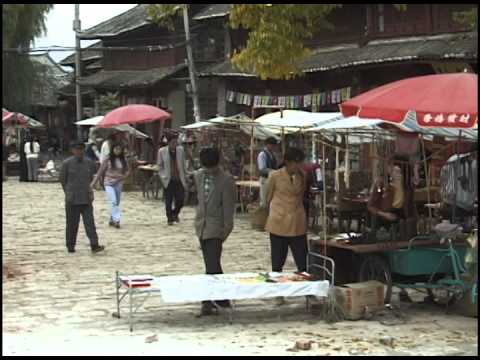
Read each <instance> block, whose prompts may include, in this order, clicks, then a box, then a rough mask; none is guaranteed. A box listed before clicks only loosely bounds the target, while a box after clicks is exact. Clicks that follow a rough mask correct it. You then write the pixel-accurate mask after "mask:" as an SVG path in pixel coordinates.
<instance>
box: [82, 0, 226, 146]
mask: <svg viewBox="0 0 480 360" xmlns="http://www.w3.org/2000/svg"><path fill="white" fill-rule="evenodd" d="M148 6H149V4H140V5H138V6H136V7H135V8H133V9H130V10H129V11H127V12H125V13H123V14H120V15H118V16H116V17H114V18H112V19H109V20H107V21H104V22H102V23H100V24H98V25H96V26H94V27H92V28H90V29H87V30H85V31H83V32H82V36H81V37H82V39H84V40H87V39H88V40H92V39H99V40H100V41H101V44H102V45H101V49H102V56H101V58H99V59H93V58H92V59H91V60H92V63H91V64H88V65H87V68H88V67H92V66H93V65H95V64H96V63H98V62H100V63H101V65H98V66H99V68H100V70H99V71H97V72H95V73H93V74H90V75H87V76H82V79H81V81H80V83H81V85H82V88H83V87H87V88H92V89H94V97H95V99H96V100H98V97H99V96H100V95H102V94H105V93H107V92H118V93H119V97H120V103H121V104H122V105H124V104H132V103H142V104H151V105H154V106H158V107H160V108H163V109H166V110H168V111H170V112H171V113H172V114H173V116H172V121H171V122H170V123H169V124H167V126H171V127H173V128H178V127H180V126H182V125H185V124H189V123H191V122H193V102H192V99H191V96H190V93H189V88H190V86H189V77H188V67H187V63H186V48H185V33H184V27H183V20H182V17H178V18H176V20H175V26H174V28H175V29H174V31H170V30H168V29H167V28H165V27H162V26H159V25H158V24H155V23H153V22H152V21H151V19H150V18H149V16H148V13H147V9H148ZM205 6H206V5H201V4H200V5H196V4H193V5H190V8H189V12H190V15H191V16H192V17H193V16H194V15H195V14H196V13H198V12H199V11H201V10H202V9H203V8H204V7H205ZM192 22H193V20H192ZM191 28H192V30H191V31H192V40H193V56H194V59H195V65H196V68H197V69H198V70H203V69H204V68H205V67H209V66H211V65H212V64H214V63H216V62H218V54H219V53H221V54H222V55H223V51H224V45H223V38H221V39H218V38H217V37H218V33H217V32H216V31H210V29H212V28H213V26H211V25H210V24H203V25H202V24H200V25H194V24H192V25H191ZM215 30H216V29H215ZM220 35H221V36H223V32H222V33H221V34H220ZM211 83H213V81H212V80H210V79H207V78H205V79H201V80H200V81H199V94H200V104H201V109H202V114H201V116H202V118H204V119H205V118H209V117H211V116H214V115H215V114H216V110H217V109H216V108H217V91H216V88H215V87H214V86H213V85H211ZM143 130H144V131H146V132H147V133H149V134H150V135H151V136H152V137H153V138H154V142H156V143H157V142H158V140H159V133H160V130H159V125H158V123H153V124H148V125H146V126H145V128H143Z"/></svg>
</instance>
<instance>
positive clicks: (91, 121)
mask: <svg viewBox="0 0 480 360" xmlns="http://www.w3.org/2000/svg"><path fill="white" fill-rule="evenodd" d="M103 118H104V117H103V116H95V117H92V118H89V119H85V120H80V121H77V122H76V123H75V125H78V126H95V127H96V126H97V125H98V124H99V123H100V121H102V120H103ZM113 129H115V130H118V131H123V132H128V133H129V134H132V135H135V137H137V138H143V139H146V138H148V135H146V134H144V133H142V132H141V131H138V130H137V129H135V128H133V127H131V126H130V125H127V124H124V125H117V126H114V127H113Z"/></svg>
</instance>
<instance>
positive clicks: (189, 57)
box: [182, 4, 200, 122]
mask: <svg viewBox="0 0 480 360" xmlns="http://www.w3.org/2000/svg"><path fill="white" fill-rule="evenodd" d="M182 7H183V26H184V28H185V39H186V41H187V45H186V46H187V63H188V72H189V74H190V84H191V86H192V98H193V117H194V118H195V122H199V121H200V105H199V101H198V89H197V81H196V77H195V76H196V74H195V64H194V62H193V53H192V43H191V38H190V24H189V21H188V4H183V5H182Z"/></svg>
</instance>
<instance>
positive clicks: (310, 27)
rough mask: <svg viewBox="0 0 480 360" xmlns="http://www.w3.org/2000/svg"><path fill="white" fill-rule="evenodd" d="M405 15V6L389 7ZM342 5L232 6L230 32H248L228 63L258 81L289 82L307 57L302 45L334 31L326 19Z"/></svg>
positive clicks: (306, 49)
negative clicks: (245, 39) (233, 30)
mask: <svg viewBox="0 0 480 360" xmlns="http://www.w3.org/2000/svg"><path fill="white" fill-rule="evenodd" d="M393 5H394V6H395V7H396V8H397V9H398V10H400V11H405V10H406V8H407V4H393ZM340 7H342V4H235V5H234V6H233V9H232V11H231V13H230V25H231V27H232V28H234V29H237V28H240V27H242V28H244V29H247V30H249V31H250V34H249V38H248V42H247V45H246V47H245V48H244V49H241V50H240V51H239V52H236V53H235V54H234V56H233V57H232V63H233V64H234V65H235V66H236V67H237V68H239V69H240V70H243V71H245V72H248V73H253V74H256V75H257V76H259V77H260V78H261V79H263V80H265V79H290V78H292V77H295V76H297V75H298V74H299V73H300V68H299V67H300V64H301V63H302V61H303V60H305V59H306V58H307V57H308V56H309V55H310V50H309V49H308V48H306V47H305V41H306V40H308V39H310V38H312V37H313V36H315V35H317V34H318V33H319V32H320V31H325V30H334V28H333V25H332V24H331V23H330V22H329V21H328V19H327V17H328V15H329V14H330V13H331V12H332V11H333V10H334V9H337V8H340Z"/></svg>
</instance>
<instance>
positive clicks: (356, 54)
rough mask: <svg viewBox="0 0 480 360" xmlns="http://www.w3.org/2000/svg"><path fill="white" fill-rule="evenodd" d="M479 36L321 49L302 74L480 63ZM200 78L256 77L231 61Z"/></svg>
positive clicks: (441, 37)
mask: <svg viewBox="0 0 480 360" xmlns="http://www.w3.org/2000/svg"><path fill="white" fill-rule="evenodd" d="M477 51H478V35H477V33H461V34H448V35H438V36H429V37H426V36H423V37H415V38H401V39H389V40H381V41H380V40H377V41H371V42H370V43H368V44H367V45H366V46H364V47H359V46H358V45H356V44H354V45H350V46H343V47H337V48H335V49H331V48H330V49H328V48H327V49H325V48H318V49H316V50H315V51H313V55H312V56H310V58H308V59H307V60H306V61H304V63H303V64H302V66H301V68H302V72H304V73H310V72H319V71H328V70H333V69H339V68H347V67H353V66H361V65H370V64H381V63H389V62H402V61H412V60H451V59H463V60H465V59H468V60H475V61H476V59H477ZM200 76H242V77H254V75H253V74H248V73H245V72H242V71H240V70H238V69H235V68H234V67H233V65H232V64H231V62H230V61H226V62H223V63H221V64H217V65H214V66H212V67H211V68H209V69H207V70H204V71H203V72H201V73H200Z"/></svg>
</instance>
